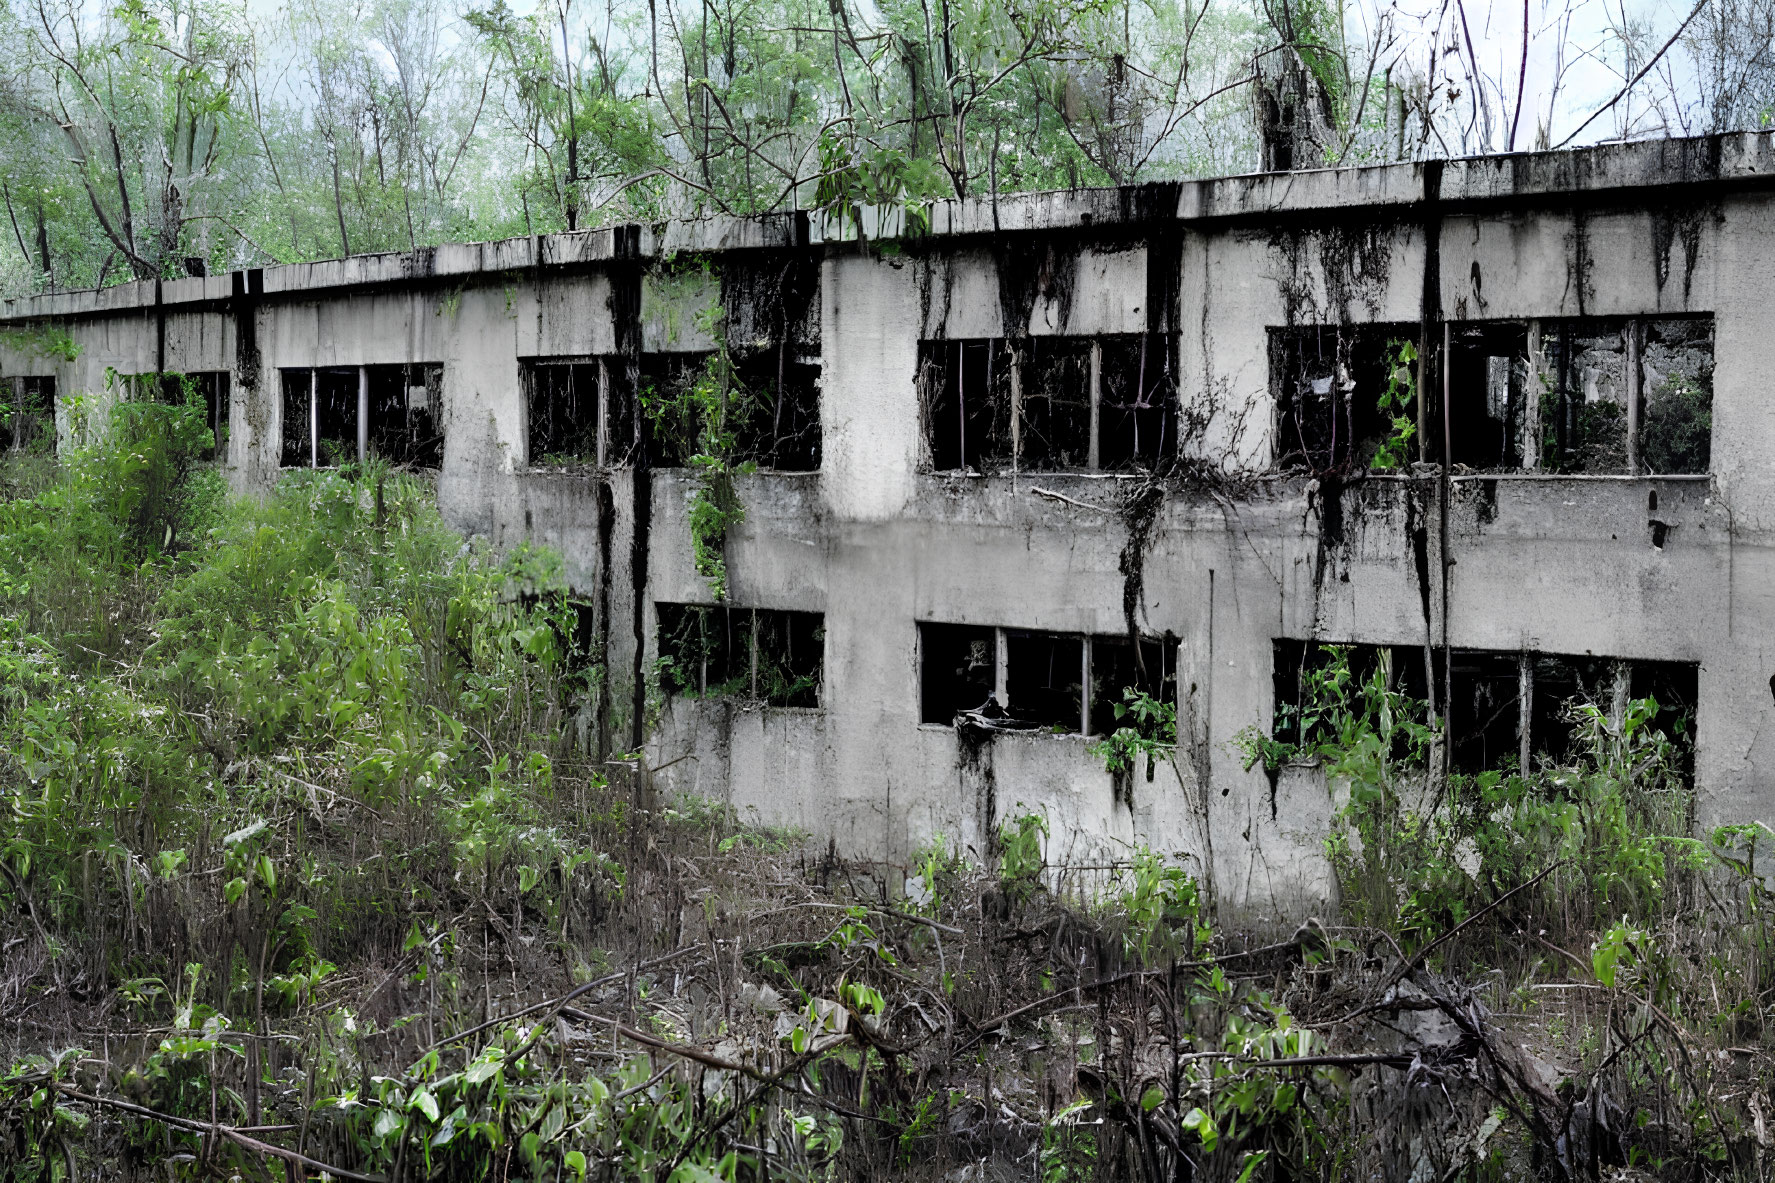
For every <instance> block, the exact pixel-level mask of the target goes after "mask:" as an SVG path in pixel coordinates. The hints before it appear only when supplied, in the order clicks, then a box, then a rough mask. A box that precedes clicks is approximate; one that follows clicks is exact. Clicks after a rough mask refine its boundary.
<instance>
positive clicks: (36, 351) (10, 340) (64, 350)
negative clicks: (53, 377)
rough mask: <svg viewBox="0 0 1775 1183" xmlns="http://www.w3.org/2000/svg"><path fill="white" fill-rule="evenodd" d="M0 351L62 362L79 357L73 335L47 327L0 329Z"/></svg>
mask: <svg viewBox="0 0 1775 1183" xmlns="http://www.w3.org/2000/svg"><path fill="white" fill-rule="evenodd" d="M0 349H12V350H16V351H18V352H19V353H29V354H33V355H35V356H37V357H45V358H60V359H61V360H63V361H73V360H74V359H75V358H77V357H79V356H80V345H79V343H78V342H77V341H75V340H74V334H72V333H70V332H68V331H67V330H66V329H58V328H53V327H51V326H48V325H44V326H42V327H40V328H33V329H0Z"/></svg>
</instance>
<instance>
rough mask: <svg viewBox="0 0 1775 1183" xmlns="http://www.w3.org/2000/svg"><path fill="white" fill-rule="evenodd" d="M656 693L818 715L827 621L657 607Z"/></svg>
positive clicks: (723, 608) (754, 611) (775, 613)
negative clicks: (806, 710) (721, 699)
mask: <svg viewBox="0 0 1775 1183" xmlns="http://www.w3.org/2000/svg"><path fill="white" fill-rule="evenodd" d="M654 613H655V616H656V618H657V623H658V626H659V660H658V662H657V664H656V668H657V670H658V673H659V685H660V690H661V691H662V692H663V693H664V694H665V695H666V696H667V697H668V698H676V697H681V696H682V697H690V698H705V697H736V698H746V699H752V700H755V701H760V702H764V703H767V704H769V705H770V706H779V707H817V706H819V705H820V699H821V694H822V692H823V689H824V686H823V684H824V681H825V665H826V660H825V659H826V618H825V616H824V615H823V614H821V613H819V612H793V611H786V610H783V609H778V608H735V607H730V606H728V605H725V604H716V605H709V604H671V603H656V604H655V605H654Z"/></svg>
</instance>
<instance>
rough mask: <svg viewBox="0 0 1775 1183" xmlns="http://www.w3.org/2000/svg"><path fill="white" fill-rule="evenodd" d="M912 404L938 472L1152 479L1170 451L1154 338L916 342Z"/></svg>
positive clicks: (1166, 376)
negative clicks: (1147, 474)
mask: <svg viewBox="0 0 1775 1183" xmlns="http://www.w3.org/2000/svg"><path fill="white" fill-rule="evenodd" d="M919 402H920V408H921V412H922V415H923V420H924V436H925V445H926V448H927V450H928V454H929V459H930V466H931V468H932V470H933V471H937V472H954V471H970V472H978V473H985V474H990V473H994V472H999V471H1007V470H1010V469H1013V468H1015V469H1016V470H1017V471H1021V472H1098V471H1108V472H1117V471H1130V470H1144V471H1151V470H1153V469H1156V468H1158V467H1160V466H1161V465H1162V464H1163V462H1164V460H1165V459H1166V457H1168V456H1169V455H1170V453H1171V452H1172V451H1174V450H1175V448H1176V444H1177V439H1176V437H1177V407H1176V402H1177V399H1176V391H1175V388H1174V384H1173V383H1172V380H1171V374H1170V364H1169V355H1168V351H1167V350H1166V348H1165V338H1164V337H1162V336H1159V335H1154V334H1141V333H1119V334H1107V335H1102V336H1094V337H1068V336H1041V337H1029V338H1025V339H1023V340H1022V341H1020V342H1018V343H1017V345H1016V347H1015V348H1013V347H1012V345H1011V343H1010V342H1007V341H1004V340H1002V339H998V338H991V339H975V340H959V341H923V342H920V343H919Z"/></svg>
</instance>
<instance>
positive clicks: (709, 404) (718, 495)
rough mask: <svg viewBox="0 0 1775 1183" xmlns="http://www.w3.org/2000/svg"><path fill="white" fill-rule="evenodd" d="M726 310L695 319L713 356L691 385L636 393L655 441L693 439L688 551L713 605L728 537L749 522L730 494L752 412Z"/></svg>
mask: <svg viewBox="0 0 1775 1183" xmlns="http://www.w3.org/2000/svg"><path fill="white" fill-rule="evenodd" d="M726 319H727V311H726V309H724V308H722V307H721V306H720V305H718V304H711V305H709V306H708V307H706V308H703V309H702V310H700V311H699V312H698V313H697V314H696V324H697V328H698V329H699V330H700V331H701V332H702V333H703V334H704V335H705V336H707V337H708V338H709V340H710V341H711V342H712V343H713V345H714V351H713V352H712V353H710V355H709V357H708V359H707V360H706V361H705V362H704V363H703V367H702V370H701V371H700V372H698V373H697V374H696V375H695V376H694V377H693V378H692V379H691V380H690V381H688V382H683V383H667V384H666V385H665V386H664V388H661V387H651V388H647V389H644V390H643V391H642V392H641V409H642V413H643V414H645V415H646V416H647V419H648V421H649V423H650V425H651V426H652V427H653V428H654V431H655V433H656V434H659V433H662V432H668V433H669V432H672V431H681V432H687V433H690V434H691V435H693V436H694V438H693V439H687V440H684V441H682V442H683V443H684V444H685V445H687V446H686V449H685V450H686V451H689V452H690V456H689V464H690V467H691V468H692V469H693V470H694V471H695V472H696V476H697V490H696V493H695V494H694V495H693V496H692V497H691V500H690V545H691V557H692V560H693V562H694V564H695V566H696V573H697V574H698V575H700V576H702V577H703V578H704V579H706V580H708V582H709V590H710V591H711V592H713V593H714V596H715V599H716V600H717V601H718V602H724V601H725V600H726V599H727V534H728V531H729V530H731V529H733V527H735V526H737V525H739V524H740V523H741V522H743V521H745V519H746V507H745V506H744V505H743V504H741V503H740V498H739V493H738V491H737V490H735V488H734V484H733V478H734V474H735V473H736V472H747V471H750V470H751V468H752V466H751V465H750V464H739V463H736V459H735V457H736V453H737V452H738V450H739V447H738V445H739V431H740V429H741V428H742V427H744V426H745V421H746V418H747V417H748V415H749V414H750V412H751V409H752V400H751V399H750V397H749V396H748V394H747V392H746V390H745V388H744V387H743V386H742V385H741V384H740V382H739V379H738V375H737V373H736V372H735V369H734V364H733V356H732V354H731V353H730V352H729V351H728V348H727V330H726Z"/></svg>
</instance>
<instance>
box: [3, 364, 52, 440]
mask: <svg viewBox="0 0 1775 1183" xmlns="http://www.w3.org/2000/svg"><path fill="white" fill-rule="evenodd" d="M54 445H55V378H53V377H50V376H43V377H35V376H31V377H27V376H14V377H10V378H0V447H4V448H5V449H6V450H7V451H11V452H23V451H29V450H32V449H35V448H39V447H45V446H48V447H53V446H54Z"/></svg>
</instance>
